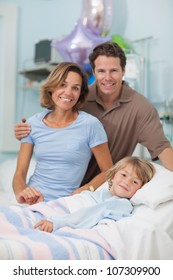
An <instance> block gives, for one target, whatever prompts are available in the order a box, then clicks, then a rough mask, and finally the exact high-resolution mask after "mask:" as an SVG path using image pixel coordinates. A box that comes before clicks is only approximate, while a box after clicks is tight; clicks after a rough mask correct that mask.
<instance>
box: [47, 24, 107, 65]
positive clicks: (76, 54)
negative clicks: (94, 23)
mask: <svg viewBox="0 0 173 280" xmlns="http://www.w3.org/2000/svg"><path fill="white" fill-rule="evenodd" d="M110 40H111V36H109V35H108V36H104V37H103V36H97V35H95V34H92V33H91V32H90V31H88V29H87V28H86V27H85V26H84V25H83V24H82V22H81V20H80V19H79V20H78V21H77V23H76V24H75V27H74V29H73V31H72V32H71V33H70V34H69V35H68V36H67V37H65V38H63V39H62V40H60V41H56V40H54V41H52V46H53V47H54V48H55V49H56V50H57V52H58V53H59V54H60V55H61V56H62V58H63V60H64V61H72V62H75V63H78V64H79V65H81V66H84V65H87V64H88V63H89V60H88V55H89V53H90V52H91V51H92V49H93V48H94V47H95V46H96V45H98V44H101V43H103V42H106V41H110Z"/></svg>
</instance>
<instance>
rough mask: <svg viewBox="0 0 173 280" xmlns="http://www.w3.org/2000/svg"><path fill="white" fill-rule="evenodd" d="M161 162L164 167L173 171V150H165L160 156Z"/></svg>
mask: <svg viewBox="0 0 173 280" xmlns="http://www.w3.org/2000/svg"><path fill="white" fill-rule="evenodd" d="M158 158H159V160H160V161H161V163H162V164H163V166H164V167H165V168H167V169H169V170H171V171H173V148H172V147H170V148H166V149H164V150H163V151H162V152H161V153H160V155H159V156H158Z"/></svg>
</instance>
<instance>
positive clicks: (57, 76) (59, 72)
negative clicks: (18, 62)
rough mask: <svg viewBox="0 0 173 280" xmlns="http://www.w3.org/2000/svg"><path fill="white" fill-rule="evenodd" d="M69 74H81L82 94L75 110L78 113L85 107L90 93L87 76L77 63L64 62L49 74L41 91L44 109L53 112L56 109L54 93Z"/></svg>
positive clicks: (41, 102) (41, 101)
mask: <svg viewBox="0 0 173 280" xmlns="http://www.w3.org/2000/svg"><path fill="white" fill-rule="evenodd" d="M69 72H75V73H77V74H79V75H80V77H81V79H82V86H81V94H80V96H79V99H78V101H77V103H76V104H75V105H74V107H73V110H74V111H77V110H78V109H80V108H81V107H82V106H83V104H84V102H85V100H86V98H87V95H88V92H89V89H88V78H87V75H86V73H85V72H84V71H83V70H82V69H81V68H80V67H79V65H77V64H76V63H73V62H62V63H60V64H58V65H57V66H56V67H55V69H54V70H53V71H52V72H51V73H50V74H49V76H48V78H47V80H46V82H45V84H44V85H43V86H42V87H41V89H40V104H41V106H42V107H44V108H47V109H51V110H53V109H54V108H55V104H54V102H53V100H52V92H54V91H55V90H56V89H57V88H58V87H59V86H60V85H61V84H62V83H63V82H64V81H65V79H66V77H67V75H68V73H69Z"/></svg>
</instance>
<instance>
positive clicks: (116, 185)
mask: <svg viewBox="0 0 173 280" xmlns="http://www.w3.org/2000/svg"><path fill="white" fill-rule="evenodd" d="M141 187H142V181H141V180H140V179H139V178H138V176H137V174H136V172H135V171H134V169H133V166H131V165H130V164H129V165H127V166H126V167H125V168H123V169H120V170H119V171H118V172H117V173H116V174H115V175H114V178H113V180H112V186H111V188H110V192H111V193H112V195H116V196H119V197H124V198H131V197H132V196H133V195H134V194H135V192H136V191H137V190H138V189H140V188H141Z"/></svg>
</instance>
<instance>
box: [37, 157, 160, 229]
mask: <svg viewBox="0 0 173 280" xmlns="http://www.w3.org/2000/svg"><path fill="white" fill-rule="evenodd" d="M154 173H155V169H154V166H153V165H152V164H151V163H150V162H148V161H147V160H144V159H141V158H138V157H125V158H123V159H122V160H120V161H119V162H117V163H116V164H115V165H114V166H113V167H112V168H110V169H109V170H108V171H107V174H106V177H107V181H108V188H107V189H101V190H99V189H98V190H97V191H95V192H89V191H83V192H82V193H81V194H77V195H75V197H76V199H79V197H80V196H83V197H85V196H89V197H90V198H92V206H91V207H87V208H82V209H79V210H78V211H75V212H73V213H70V214H65V215H61V216H60V217H50V219H48V220H41V221H40V222H38V223H37V224H36V225H35V228H39V229H40V230H43V231H47V232H52V231H53V230H56V229H59V228H61V227H63V226H70V227H72V228H83V227H85V228H90V227H93V226H94V225H96V224H97V223H98V222H99V221H100V220H101V219H104V218H108V219H113V220H119V219H120V218H122V217H128V216H129V215H131V213H132V210H133V208H132V205H131V203H130V201H129V199H130V198H131V197H132V196H133V195H134V194H135V193H136V191H137V190H139V189H140V188H141V187H142V186H143V185H144V184H146V183H147V182H148V181H150V180H151V178H152V177H153V175H154ZM69 199H73V198H72V197H71V198H70V197H69Z"/></svg>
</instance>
